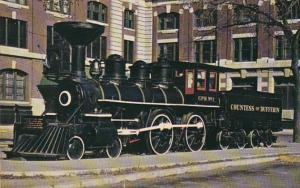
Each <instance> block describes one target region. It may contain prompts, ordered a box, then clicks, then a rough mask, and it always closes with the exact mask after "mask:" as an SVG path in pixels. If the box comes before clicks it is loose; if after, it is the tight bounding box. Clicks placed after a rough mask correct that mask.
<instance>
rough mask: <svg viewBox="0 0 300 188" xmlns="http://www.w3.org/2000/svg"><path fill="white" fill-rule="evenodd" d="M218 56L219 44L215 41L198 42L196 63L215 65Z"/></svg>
mask: <svg viewBox="0 0 300 188" xmlns="http://www.w3.org/2000/svg"><path fill="white" fill-rule="evenodd" d="M216 56H217V43H216V41H215V40H207V41H198V42H196V52H195V57H196V62H197V63H215V62H216Z"/></svg>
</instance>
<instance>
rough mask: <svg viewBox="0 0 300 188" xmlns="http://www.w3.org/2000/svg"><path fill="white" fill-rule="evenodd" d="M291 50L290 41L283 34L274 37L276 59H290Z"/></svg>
mask: <svg viewBox="0 0 300 188" xmlns="http://www.w3.org/2000/svg"><path fill="white" fill-rule="evenodd" d="M291 52H292V50H291V43H290V42H289V41H288V40H287V39H286V38H285V37H284V36H278V37H276V59H277V60H283V59H291V57H292V54H291Z"/></svg>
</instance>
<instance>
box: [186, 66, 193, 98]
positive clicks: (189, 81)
mask: <svg viewBox="0 0 300 188" xmlns="http://www.w3.org/2000/svg"><path fill="white" fill-rule="evenodd" d="M185 94H194V70H186V71H185Z"/></svg>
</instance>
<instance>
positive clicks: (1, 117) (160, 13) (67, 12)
mask: <svg viewBox="0 0 300 188" xmlns="http://www.w3.org/2000/svg"><path fill="white" fill-rule="evenodd" d="M182 2H183V1H174V0H145V1H144V0H82V1H81V0H80V1H76V0H44V1H42V0H0V123H11V120H12V117H13V107H14V105H15V104H18V105H19V106H21V107H22V110H23V111H24V112H27V113H33V114H34V115H38V114H41V112H42V111H43V109H44V102H43V100H42V99H41V96H40V94H39V92H38V89H37V87H36V86H37V85H38V84H39V83H40V82H41V79H42V70H43V62H44V60H45V52H46V51H47V46H49V45H51V44H53V43H55V42H56V40H57V34H56V33H55V32H53V28H52V26H53V24H54V23H55V22H58V21H63V20H73V21H74V20H76V21H87V22H91V23H95V24H99V25H103V26H105V32H104V34H103V35H102V36H101V37H99V38H98V39H96V40H95V41H94V42H93V43H92V44H91V45H89V46H88V47H87V59H86V65H87V66H88V60H90V59H93V58H100V59H101V58H105V57H107V56H108V55H109V54H120V55H122V56H124V58H125V59H126V61H127V62H128V63H129V64H130V63H132V62H134V61H136V60H144V61H146V62H152V61H156V60H157V57H158V56H160V55H165V56H168V57H169V58H170V59H172V60H180V61H192V62H197V63H209V64H214V65H216V66H218V65H221V66H227V67H232V68H238V69H240V71H239V72H236V73H228V74H224V75H222V76H221V78H220V80H219V87H220V89H221V90H231V89H235V88H238V87H241V86H242V87H252V88H254V89H256V90H258V91H264V92H271V93H274V92H280V93H282V94H283V100H284V102H283V104H284V107H285V109H286V110H285V111H284V117H285V118H287V119H289V118H291V117H292V110H290V109H291V108H292V103H293V101H292V98H291V97H292V93H291V90H292V87H293V85H292V84H291V83H290V77H291V75H292V73H291V70H290V68H289V67H290V63H291V62H290V60H289V59H290V49H289V48H288V47H287V44H286V40H285V39H284V37H282V35H283V33H282V31H280V30H275V29H274V31H273V34H274V36H275V37H271V36H270V35H268V33H266V31H265V28H264V27H263V26H261V25H259V24H255V23H251V24H248V25H243V26H241V25H240V26H234V27H228V28H223V29H216V26H217V25H218V24H220V23H226V22H228V23H232V22H234V21H235V20H236V19H248V18H247V16H245V15H247V14H245V13H243V12H241V11H239V10H238V9H235V8H234V7H231V6H222V7H219V8H218V9H217V10H216V9H215V10H212V9H210V7H209V6H207V5H205V4H203V3H199V2H195V3H191V4H183V3H182ZM269 2H272V0H269V1H265V3H263V5H262V6H260V7H259V8H260V9H263V10H265V11H267V12H274V11H275V9H274V6H273V5H272V3H269ZM299 7H300V5H298V6H296V7H295V9H293V10H292V11H291V15H290V17H291V19H290V23H291V24H292V25H293V27H295V29H296V28H299V27H300V8H299Z"/></svg>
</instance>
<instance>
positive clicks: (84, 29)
mask: <svg viewBox="0 0 300 188" xmlns="http://www.w3.org/2000/svg"><path fill="white" fill-rule="evenodd" d="M54 30H55V31H56V32H58V33H59V34H60V35H61V37H63V38H65V39H66V40H67V41H68V42H69V43H70V45H71V46H72V73H73V74H74V75H75V76H76V77H85V71H84V64H85V47H86V46H87V45H88V44H89V43H91V42H92V41H93V40H95V38H96V37H97V36H100V35H101V34H102V33H103V32H104V26H101V25H96V24H91V23H84V22H59V23H55V24H54Z"/></svg>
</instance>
